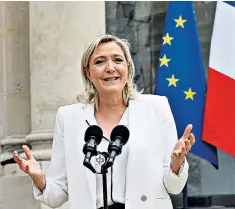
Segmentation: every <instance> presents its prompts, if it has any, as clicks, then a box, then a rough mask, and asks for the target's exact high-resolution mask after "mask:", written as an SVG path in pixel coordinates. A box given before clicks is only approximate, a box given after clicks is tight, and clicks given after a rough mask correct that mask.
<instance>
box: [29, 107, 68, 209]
mask: <svg viewBox="0 0 235 209" xmlns="http://www.w3.org/2000/svg"><path fill="white" fill-rule="evenodd" d="M61 109H62V108H61V107H60V108H59V109H58V111H57V113H56V122H55V132H54V137H53V144H52V155H51V162H50V166H49V169H48V171H47V172H46V174H45V178H46V187H45V189H44V190H43V192H41V191H40V190H39V189H38V188H37V186H36V185H35V184H34V183H33V193H34V197H35V199H37V200H40V201H42V202H43V203H44V204H46V205H48V206H49V207H51V208H57V207H60V206H61V205H63V204H64V203H65V202H66V201H67V200H68V183H67V176H66V167H65V156H64V155H65V151H64V134H63V120H62V113H61V112H62V111H61Z"/></svg>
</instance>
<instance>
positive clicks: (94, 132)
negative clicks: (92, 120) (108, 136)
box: [84, 125, 103, 145]
mask: <svg viewBox="0 0 235 209" xmlns="http://www.w3.org/2000/svg"><path fill="white" fill-rule="evenodd" d="M91 136H93V137H95V138H96V144H97V145H98V144H99V143H100V142H101V140H102V137H103V131H102V129H101V128H100V127H99V126H96V125H93V126H89V127H88V128H87V130H86V132H85V138H84V139H85V142H87V141H88V140H89V138H90V137H91Z"/></svg>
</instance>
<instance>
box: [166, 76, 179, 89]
mask: <svg viewBox="0 0 235 209" xmlns="http://www.w3.org/2000/svg"><path fill="white" fill-rule="evenodd" d="M166 80H168V81H169V84H168V86H171V85H173V86H175V87H176V82H178V81H179V79H177V78H175V75H174V74H173V75H172V76H171V78H167V79H166Z"/></svg>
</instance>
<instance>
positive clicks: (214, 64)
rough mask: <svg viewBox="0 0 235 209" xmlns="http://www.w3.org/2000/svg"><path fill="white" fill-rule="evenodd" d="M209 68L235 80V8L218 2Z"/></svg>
mask: <svg viewBox="0 0 235 209" xmlns="http://www.w3.org/2000/svg"><path fill="white" fill-rule="evenodd" d="M209 66H210V67H211V68H213V69H215V70H217V71H219V72H221V73H223V74H225V75H227V76H229V77H231V78H233V79H235V7H233V6H231V5H229V4H227V3H225V2H217V8H216V14H215V20H214V28H213V35H212V40H211V50H210V61H209Z"/></svg>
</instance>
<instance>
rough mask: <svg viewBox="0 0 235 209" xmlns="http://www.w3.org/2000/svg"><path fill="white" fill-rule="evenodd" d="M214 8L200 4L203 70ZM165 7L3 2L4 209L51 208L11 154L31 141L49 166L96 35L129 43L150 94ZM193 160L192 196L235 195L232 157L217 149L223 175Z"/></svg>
mask: <svg viewBox="0 0 235 209" xmlns="http://www.w3.org/2000/svg"><path fill="white" fill-rule="evenodd" d="M215 6H216V2H195V10H196V16H197V22H198V27H199V34H200V40H201V48H202V54H203V60H204V64H205V70H207V67H208V57H209V48H210V39H211V33H212V25H213V19H214V12H215ZM166 10H167V2H135V1H133V2H125V1H122V2H115V1H113V2H112V1H108V2H103V1H100V2H3V1H2V2H1V1H0V49H1V50H0V145H1V146H0V163H1V165H0V209H15V208H24V209H48V207H46V206H45V205H43V204H41V203H39V202H38V201H35V200H34V198H33V195H32V188H31V180H30V178H29V177H27V176H25V175H24V174H23V173H22V172H21V171H20V170H19V169H18V167H17V165H16V164H15V163H14V161H13V159H12V151H13V150H20V147H21V145H22V144H25V143H27V144H29V145H30V146H31V148H32V151H33V154H34V156H35V158H36V159H37V160H39V161H40V164H41V166H42V168H43V169H44V170H46V169H47V167H48V165H49V163H50V155H51V143H52V136H53V127H54V119H55V112H56V110H57V108H58V107H59V106H61V105H65V104H69V103H74V102H75V101H76V95H77V94H78V93H80V92H81V91H82V90H83V85H82V81H81V76H80V60H81V54H82V52H83V49H84V47H85V44H86V43H87V42H88V41H89V40H90V39H91V38H93V37H94V36H96V35H98V34H101V33H104V32H105V30H106V32H107V33H112V34H115V35H118V36H120V37H122V38H126V39H128V40H129V41H130V43H131V45H132V47H131V52H132V55H133V59H134V62H135V66H136V77H135V80H136V82H137V84H138V86H139V88H141V89H142V88H144V89H145V91H144V93H153V91H154V83H155V74H156V66H157V60H158V57H159V51H160V42H161V37H162V31H163V27H164V20H165V16H166ZM90 13H91V14H92V15H87V14H90ZM188 159H189V162H190V169H191V170H190V177H189V184H188V189H189V195H201V194H234V193H235V175H234V169H233V168H234V166H235V163H234V159H233V158H231V157H229V156H228V155H226V154H224V153H222V152H219V159H220V169H219V170H218V171H216V170H215V169H214V168H213V167H212V166H211V165H210V164H208V163H207V162H205V161H203V160H201V159H198V158H197V157H195V156H192V155H189V157H188ZM214 185H218V189H217V188H215V186H214ZM2 188H4V189H2ZM12 200H14V201H12ZM19 204H20V205H22V206H20V207H19ZM60 209H68V205H67V204H65V205H64V206H62V207H61V208H60Z"/></svg>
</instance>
